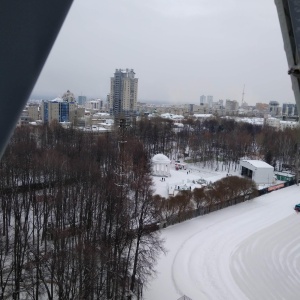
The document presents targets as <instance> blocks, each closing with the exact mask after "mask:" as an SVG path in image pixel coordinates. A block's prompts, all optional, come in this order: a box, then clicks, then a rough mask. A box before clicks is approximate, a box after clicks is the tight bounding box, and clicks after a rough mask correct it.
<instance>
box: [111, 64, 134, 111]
mask: <svg viewBox="0 0 300 300" xmlns="http://www.w3.org/2000/svg"><path fill="white" fill-rule="evenodd" d="M137 91H138V78H135V73H134V71H133V69H130V70H129V69H126V70H122V69H116V71H115V74H114V77H111V81H110V99H109V110H110V114H111V115H114V116H119V115H124V116H135V115H136V111H137Z"/></svg>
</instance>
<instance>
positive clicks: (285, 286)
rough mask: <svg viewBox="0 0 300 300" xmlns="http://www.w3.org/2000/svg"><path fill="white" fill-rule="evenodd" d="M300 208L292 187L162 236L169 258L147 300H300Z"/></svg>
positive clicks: (160, 266)
mask: <svg viewBox="0 0 300 300" xmlns="http://www.w3.org/2000/svg"><path fill="white" fill-rule="evenodd" d="M170 180H171V179H170ZM174 180H175V179H174ZM158 188H159V187H158ZM297 203H300V187H299V186H296V185H294V186H291V187H288V188H285V189H281V190H278V191H275V192H272V193H270V194H267V195H264V196H261V197H258V198H256V199H253V200H250V201H247V202H244V203H241V204H238V205H236V206H232V207H228V208H226V209H223V210H220V211H217V212H214V213H211V214H209V215H206V216H201V217H198V218H195V219H192V220H190V221H186V222H184V223H181V224H177V225H174V226H171V227H168V228H166V229H164V230H162V233H161V234H162V236H163V238H165V247H166V248H167V250H168V253H167V255H166V256H164V255H162V256H161V257H160V259H159V261H158V265H157V270H158V275H157V277H156V278H155V279H154V280H153V281H151V282H150V285H149V288H148V289H147V290H146V291H145V299H146V300H154V299H163V300H176V299H178V298H180V297H181V296H182V295H186V296H188V297H190V298H191V299H192V300H202V299H203V300H204V299H205V300H208V299H210V300H235V299H236V300H243V299H251V300H252V299H253V300H259V299H268V300H271V299H276V300H277V299H285V300H294V299H295V300H296V299H297V300H298V299H300V296H299V287H300V214H297V213H296V212H295V211H294V209H293V208H294V205H295V204H297Z"/></svg>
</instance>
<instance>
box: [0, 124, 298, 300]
mask: <svg viewBox="0 0 300 300" xmlns="http://www.w3.org/2000/svg"><path fill="white" fill-rule="evenodd" d="M183 125H184V126H183V127H182V128H181V129H180V130H176V128H174V124H173V122H172V121H170V120H165V119H161V118H154V119H147V118H142V119H141V120H140V121H137V122H136V124H135V125H134V126H132V127H129V128H128V129H127V130H126V132H123V131H120V130H116V131H115V132H111V133H105V134H101V135H94V134H92V133H87V132H83V131H79V130H75V129H73V128H71V129H63V128H62V127H61V126H60V125H59V124H57V123H55V122H54V123H52V124H51V125H50V126H43V127H33V128H31V127H21V128H16V130H15V133H14V135H13V137H12V138H11V140H10V143H9V145H8V147H7V149H6V152H5V154H4V156H3V158H2V160H1V161H0V201H1V210H0V231H1V237H0V299H40V298H41V296H44V297H46V298H47V299H133V297H138V299H141V298H142V291H143V286H144V285H145V284H147V281H148V280H149V278H150V277H151V276H153V275H154V274H155V262H156V258H157V256H158V255H159V254H160V253H161V252H164V251H165V250H164V248H163V241H162V240H161V239H160V237H159V233H158V232H157V231H153V229H156V228H153V226H154V225H153V224H156V223H157V222H158V221H159V220H171V219H172V218H174V216H177V217H178V218H183V216H184V215H185V214H186V213H187V212H189V211H193V210H197V209H198V210H200V209H202V210H206V211H211V210H214V209H215V208H216V207H225V206H227V205H229V204H230V202H231V201H238V200H236V199H241V198H245V197H250V196H249V195H251V197H252V196H253V195H255V188H254V186H253V183H251V182H249V181H247V180H246V179H245V180H244V179H240V178H239V179H238V178H235V177H226V178H224V179H223V180H221V181H220V182H216V183H214V184H211V185H209V186H208V187H206V188H201V189H195V190H194V191H193V192H184V193H179V194H178V195H176V196H175V197H171V198H169V199H162V198H161V197H159V196H153V188H152V181H151V176H150V174H151V166H150V163H149V162H150V158H151V157H152V156H153V155H155V154H157V153H164V154H165V155H167V156H169V157H170V158H176V159H178V158H182V157H184V156H189V159H190V160H191V161H192V162H195V163H198V164H201V165H203V166H206V167H211V168H216V166H217V169H218V168H220V169H221V168H222V169H226V170H227V171H228V172H230V169H231V168H237V167H238V163H239V158H240V157H248V158H260V159H264V160H265V161H266V162H268V163H270V164H272V165H273V166H274V167H275V168H277V169H278V170H281V169H282V168H283V167H284V166H295V165H296V154H297V152H298V151H297V149H298V147H299V146H298V145H299V130H297V129H287V130H285V131H275V130H274V129H273V128H270V127H265V126H264V127H262V126H257V125H252V124H245V123H236V122H235V121H233V120H227V119H214V120H205V121H199V120H198V121H197V120H190V119H189V120H186V121H183ZM233 187H237V188H233Z"/></svg>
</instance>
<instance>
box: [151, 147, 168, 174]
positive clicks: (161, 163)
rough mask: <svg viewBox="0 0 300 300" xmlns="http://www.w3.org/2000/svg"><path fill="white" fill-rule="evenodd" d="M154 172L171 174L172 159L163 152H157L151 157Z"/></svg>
mask: <svg viewBox="0 0 300 300" xmlns="http://www.w3.org/2000/svg"><path fill="white" fill-rule="evenodd" d="M151 162H152V174H153V175H154V176H166V177H168V176H171V173H170V163H171V161H170V159H169V158H168V157H167V156H165V155H163V154H161V153H160V154H156V155H154V156H153V157H152V159H151Z"/></svg>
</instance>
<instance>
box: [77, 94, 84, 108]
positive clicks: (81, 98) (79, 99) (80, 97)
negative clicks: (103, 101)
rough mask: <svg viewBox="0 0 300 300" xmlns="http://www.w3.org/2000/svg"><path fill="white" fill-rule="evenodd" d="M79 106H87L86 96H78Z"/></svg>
mask: <svg viewBox="0 0 300 300" xmlns="http://www.w3.org/2000/svg"><path fill="white" fill-rule="evenodd" d="M77 102H78V105H82V106H84V105H85V102H86V96H78V101H77Z"/></svg>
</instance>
